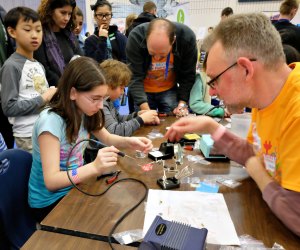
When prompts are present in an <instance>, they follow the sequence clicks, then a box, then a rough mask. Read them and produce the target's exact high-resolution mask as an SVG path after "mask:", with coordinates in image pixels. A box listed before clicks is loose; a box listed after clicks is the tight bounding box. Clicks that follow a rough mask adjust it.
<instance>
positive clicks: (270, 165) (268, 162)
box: [264, 154, 276, 176]
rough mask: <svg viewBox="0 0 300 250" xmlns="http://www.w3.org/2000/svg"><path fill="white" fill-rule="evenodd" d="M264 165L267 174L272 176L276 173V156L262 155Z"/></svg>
mask: <svg viewBox="0 0 300 250" xmlns="http://www.w3.org/2000/svg"><path fill="white" fill-rule="evenodd" d="M264 163H265V167H266V170H267V171H268V172H269V174H270V175H271V176H274V174H275V171H276V156H273V155H266V154H264Z"/></svg>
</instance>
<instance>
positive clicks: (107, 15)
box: [95, 13, 112, 20]
mask: <svg viewBox="0 0 300 250" xmlns="http://www.w3.org/2000/svg"><path fill="white" fill-rule="evenodd" d="M95 16H96V17H97V18H98V19H100V20H102V19H103V18H104V17H105V19H111V17H112V13H106V14H103V13H98V14H97V13H96V14H95Z"/></svg>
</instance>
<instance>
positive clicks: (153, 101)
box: [126, 18, 197, 115]
mask: <svg viewBox="0 0 300 250" xmlns="http://www.w3.org/2000/svg"><path fill="white" fill-rule="evenodd" d="M126 55H127V61H128V63H129V66H130V69H131V70H132V73H133V75H132V79H131V82H130V85H129V91H128V93H129V95H130V97H131V98H132V99H133V100H134V103H135V105H136V107H138V108H139V109H141V110H150V109H154V110H157V111H158V112H162V113H174V114H175V115H182V114H187V113H188V109H187V103H188V100H189V95H190V91H191V88H192V87H193V84H194V82H195V76H196V62H197V46H196V38H195V34H194V32H193V31H192V30H191V29H190V28H189V27H187V26H185V25H183V24H179V23H173V22H171V21H169V20H167V19H162V18H156V19H154V20H152V21H151V22H150V23H144V24H140V25H138V26H137V27H135V28H134V29H133V30H132V31H131V33H130V36H129V37H128V41H127V44H126ZM131 111H132V110H131Z"/></svg>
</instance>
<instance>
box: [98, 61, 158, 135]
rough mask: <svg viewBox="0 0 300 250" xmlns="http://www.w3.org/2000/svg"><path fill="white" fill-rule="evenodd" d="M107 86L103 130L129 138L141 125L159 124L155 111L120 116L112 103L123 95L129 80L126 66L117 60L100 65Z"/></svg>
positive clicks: (129, 74) (129, 76) (129, 72)
mask: <svg viewBox="0 0 300 250" xmlns="http://www.w3.org/2000/svg"><path fill="white" fill-rule="evenodd" d="M100 67H101V69H102V70H103V72H104V75H105V78H106V82H107V85H108V99H107V100H106V101H104V105H103V112H104V115H105V128H106V129H107V130H108V131H109V132H110V133H112V134H116V135H121V136H131V135H132V134H133V132H134V131H135V130H137V129H138V128H140V126H141V125H143V124H151V125H156V124H159V122H160V121H159V118H158V114H157V112H156V111H155V110H141V111H139V112H133V113H131V114H129V115H120V114H119V112H118V111H117V109H116V108H115V107H114V105H113V101H115V100H116V99H118V98H120V96H121V95H123V94H124V89H125V87H126V86H127V85H128V83H129V81H130V78H131V71H130V69H129V68H128V66H127V65H126V64H124V63H122V62H120V61H117V60H106V61H104V62H102V63H101V64H100Z"/></svg>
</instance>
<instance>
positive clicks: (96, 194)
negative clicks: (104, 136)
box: [67, 139, 148, 250]
mask: <svg viewBox="0 0 300 250" xmlns="http://www.w3.org/2000/svg"><path fill="white" fill-rule="evenodd" d="M84 141H88V142H96V143H98V142H97V141H96V140H93V139H82V140H80V141H78V142H77V143H76V144H75V145H74V146H73V147H72V148H71V151H70V153H69V155H68V159H67V176H68V179H69V181H70V182H71V184H72V186H73V187H75V188H76V189H77V190H78V191H79V192H81V193H83V194H85V195H88V196H92V197H97V196H101V195H103V194H105V193H106V192H107V191H108V190H110V189H111V188H112V187H113V186H114V185H115V184H117V183H119V182H124V181H133V182H138V183H140V184H141V185H142V186H143V187H144V188H145V194H144V196H143V197H142V198H141V199H140V200H139V201H138V203H137V204H135V205H134V206H133V207H132V208H130V209H129V210H128V211H126V212H125V213H124V214H123V215H122V216H121V217H120V218H119V219H118V220H117V222H116V223H115V225H114V226H113V227H112V229H111V231H110V232H109V234H108V244H109V246H110V247H111V249H112V250H114V248H113V246H112V235H113V233H114V231H115V230H116V228H117V227H118V226H119V225H120V224H121V222H122V221H123V220H124V219H125V218H126V216H128V215H129V214H130V213H131V212H132V211H134V210H135V209H136V208H137V207H138V206H139V205H140V204H141V203H142V202H143V201H144V200H145V199H146V197H147V195H148V187H147V185H146V184H145V183H144V182H143V181H141V180H138V179H135V178H124V179H119V180H117V181H115V182H114V183H113V184H111V185H110V186H109V187H108V188H107V189H105V190H104V191H103V192H100V193H95V194H92V193H89V192H86V191H84V190H82V189H81V188H79V187H78V186H77V185H76V184H75V183H74V181H73V180H72V178H71V176H70V172H69V170H71V168H70V166H69V161H70V157H71V155H72V152H73V150H74V148H75V147H76V146H78V145H79V144H80V143H82V142H84ZM98 145H100V146H106V145H104V144H101V143H100V144H98ZM124 156H125V155H124ZM124 156H123V157H124Z"/></svg>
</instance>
